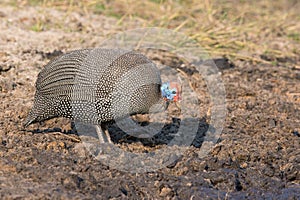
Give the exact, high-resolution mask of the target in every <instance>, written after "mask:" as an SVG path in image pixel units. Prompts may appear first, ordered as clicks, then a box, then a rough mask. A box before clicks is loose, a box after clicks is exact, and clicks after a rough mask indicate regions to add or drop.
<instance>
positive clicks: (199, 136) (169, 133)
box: [108, 117, 209, 148]
mask: <svg viewBox="0 0 300 200" xmlns="http://www.w3.org/2000/svg"><path fill="white" fill-rule="evenodd" d="M198 122H199V123H198V129H197V132H196V133H187V134H191V135H192V136H193V138H191V140H190V143H189V144H188V145H192V146H194V147H196V148H200V147H201V145H202V143H203V141H204V137H205V134H206V132H207V130H208V128H209V124H208V123H207V121H206V118H204V117H203V118H201V119H198ZM138 124H139V125H141V126H147V125H148V124H149V123H148V122H139V123H138ZM180 125H181V119H179V118H172V122H171V123H166V124H162V127H163V128H162V129H161V131H159V133H157V134H156V135H154V136H153V137H151V138H139V137H134V136H131V135H128V134H127V133H125V132H124V131H123V130H122V129H120V128H119V127H118V126H117V124H112V125H110V126H109V127H108V130H109V133H110V136H111V139H112V141H113V142H114V143H135V142H140V143H142V144H143V145H144V146H156V145H162V144H170V142H171V141H172V140H173V139H174V137H175V135H176V133H177V132H178V131H179V128H180ZM183 134H185V133H183ZM183 143H184V142H183Z"/></svg>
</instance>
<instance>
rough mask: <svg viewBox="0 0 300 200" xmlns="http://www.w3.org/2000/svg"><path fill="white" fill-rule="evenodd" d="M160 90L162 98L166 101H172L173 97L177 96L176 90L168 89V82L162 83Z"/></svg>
mask: <svg viewBox="0 0 300 200" xmlns="http://www.w3.org/2000/svg"><path fill="white" fill-rule="evenodd" d="M160 90H161V95H162V97H163V98H165V99H167V100H168V101H173V100H174V97H175V96H176V94H177V90H176V88H172V89H170V82H166V83H163V84H162V86H161V87H160Z"/></svg>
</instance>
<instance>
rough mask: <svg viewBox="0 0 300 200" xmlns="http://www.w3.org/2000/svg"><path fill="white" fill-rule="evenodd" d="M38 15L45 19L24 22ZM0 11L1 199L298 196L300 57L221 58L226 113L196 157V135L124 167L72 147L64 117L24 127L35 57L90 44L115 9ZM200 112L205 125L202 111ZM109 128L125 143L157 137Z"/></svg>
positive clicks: (134, 145)
mask: <svg viewBox="0 0 300 200" xmlns="http://www.w3.org/2000/svg"><path fill="white" fill-rule="evenodd" d="M44 15H45V16H46V18H47V19H46V20H47V21H48V24H49V25H50V26H51V27H52V28H49V29H48V30H46V31H40V32H36V31H34V30H31V28H30V27H32V26H33V25H34V24H36V18H37V16H44ZM62 18H63V19H64V24H63V27H56V24H55V22H56V21H55V19H62ZM0 19H1V23H0V46H1V49H0V73H1V74H0V89H1V96H0V98H1V101H2V103H1V107H0V119H1V121H0V124H1V129H0V198H1V199H123V198H124V199H143V198H144V199H255V198H256V199H300V125H299V124H300V110H299V108H300V106H299V105H300V96H299V91H300V68H299V66H300V57H298V58H296V59H295V58H293V60H290V59H289V58H286V60H280V61H278V62H277V63H276V64H275V65H272V64H263V63H253V62H247V61H240V60H233V61H229V62H230V64H228V63H227V62H226V61H225V62H221V63H220V64H219V67H220V71H221V77H222V80H223V81H224V85H225V89H226V101H227V111H228V113H227V116H226V120H225V124H224V129H223V132H222V135H221V137H220V140H219V141H218V143H217V144H216V146H215V147H214V149H213V150H212V152H210V153H209V154H208V155H207V156H206V157H204V158H201V157H200V156H199V151H200V149H201V144H198V143H199V141H198V142H197V141H195V142H194V143H193V144H192V145H191V146H190V147H189V148H188V150H187V151H186V152H185V153H184V155H183V156H182V157H179V158H178V159H177V161H176V162H174V163H173V164H172V165H169V166H167V167H164V168H162V169H160V170H157V171H154V172H147V173H130V172H124V171H119V170H117V169H112V168H111V167H109V166H106V165H104V164H102V163H100V162H98V161H97V160H95V159H94V158H93V157H92V156H89V155H88V154H84V153H82V152H81V151H80V150H78V144H80V138H79V137H78V135H77V134H76V133H75V132H74V130H72V129H71V126H70V122H69V121H68V120H66V119H61V118H59V119H53V120H50V121H47V122H45V123H42V124H35V125H32V126H30V127H29V128H28V129H27V130H24V129H23V128H22V123H23V122H24V120H25V118H26V116H27V114H28V112H29V111H30V108H31V106H32V105H33V97H34V92H35V88H34V83H35V80H36V77H37V74H38V72H39V71H40V70H41V69H42V68H43V66H44V65H45V64H46V63H47V62H48V61H49V60H50V59H52V58H53V57H55V56H57V55H59V54H61V53H62V52H67V51H70V50H73V49H81V48H88V47H89V48H91V47H98V45H99V44H100V42H101V41H102V40H103V39H104V38H105V35H106V34H107V33H111V32H114V31H115V32H117V31H118V28H114V27H112V26H111V24H115V23H116V19H114V18H109V17H104V16H101V15H88V16H86V15H81V14H79V13H76V12H74V13H73V12H72V13H69V15H68V16H67V17H65V15H64V13H63V12H61V11H58V10H54V9H50V8H49V9H46V10H45V9H43V10H40V9H39V8H38V7H35V8H33V7H26V9H15V8H13V7H9V6H8V7H1V8H0ZM138 25H139V24H138V22H136V24H135V26H137V27H138ZM261 56H262V58H264V59H266V60H267V59H268V58H267V57H264V56H263V55H261ZM200 85H201V84H200ZM198 86H199V85H198ZM203 98H207V97H203ZM206 109H207V110H208V108H206ZM204 110H205V109H204ZM201 116H202V121H201V123H202V125H203V127H204V129H205V126H206V125H207V124H206V123H208V124H209V112H208V113H202V114H201ZM174 123H178V122H176V121H174ZM39 130H40V131H39ZM110 131H111V132H112V136H113V141H114V142H115V144H116V145H117V146H119V147H120V148H122V149H125V150H126V151H134V150H136V151H141V152H144V151H152V150H153V149H155V148H159V147H160V148H163V147H164V145H165V144H164V143H163V142H154V143H152V144H150V145H149V144H148V143H147V142H144V141H141V140H135V139H132V138H130V137H127V136H124V135H122V137H121V136H120V135H118V134H117V133H118V132H115V131H116V129H115V128H113V127H112V128H111V130H110ZM162 137H164V136H162ZM201 137H202V136H199V138H196V140H197V139H199V140H201ZM156 139H157V138H156ZM157 140H158V139H157ZM83 155H85V156H83Z"/></svg>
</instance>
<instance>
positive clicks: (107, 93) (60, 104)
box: [24, 48, 180, 141]
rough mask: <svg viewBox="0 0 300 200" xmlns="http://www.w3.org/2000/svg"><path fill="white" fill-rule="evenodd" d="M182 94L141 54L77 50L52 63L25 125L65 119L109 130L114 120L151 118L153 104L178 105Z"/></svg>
mask: <svg viewBox="0 0 300 200" xmlns="http://www.w3.org/2000/svg"><path fill="white" fill-rule="evenodd" d="M179 93H180V91H179V88H178V85H177V84H176V83H175V84H174V83H172V82H171V83H170V82H167V83H164V84H162V83H161V78H160V72H159V70H158V69H157V67H156V66H155V64H154V63H153V62H151V60H149V59H148V58H147V57H146V56H144V55H143V54H141V53H138V52H136V51H129V50H123V49H101V48H99V49H83V50H76V51H72V52H69V53H66V54H64V55H61V56H59V57H57V58H56V59H54V60H52V61H50V62H49V63H48V64H47V65H46V66H45V67H44V69H43V70H42V71H41V72H40V73H39V75H38V78H37V81H36V93H35V99H34V105H33V108H32V109H31V111H30V113H29V115H28V117H27V120H26V122H25V125H24V126H25V127H27V126H28V125H30V124H32V123H35V122H41V121H44V120H47V119H51V118H55V117H66V118H70V119H72V120H77V121H81V122H86V123H92V124H96V125H100V126H101V128H102V129H105V127H106V126H103V125H105V124H107V123H109V122H112V121H114V120H116V119H121V118H124V117H126V116H128V115H132V114H137V113H147V112H148V111H149V109H150V107H151V106H153V105H154V104H161V103H163V104H165V105H166V106H165V107H167V105H168V103H169V102H170V101H175V102H176V101H178V100H179V98H180V94H179ZM98 127H99V126H98ZM102 129H99V130H100V131H102V133H101V134H102V135H103V130H102ZM106 131H107V130H106ZM107 137H108V141H110V138H109V135H107ZM99 139H100V138H99ZM100 140H101V139H100ZM102 140H103V141H104V139H103V138H102Z"/></svg>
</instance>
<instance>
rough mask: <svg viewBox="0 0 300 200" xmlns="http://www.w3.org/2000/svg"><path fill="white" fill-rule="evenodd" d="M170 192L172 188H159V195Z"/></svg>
mask: <svg viewBox="0 0 300 200" xmlns="http://www.w3.org/2000/svg"><path fill="white" fill-rule="evenodd" d="M171 193H172V189H171V188H169V187H163V188H162V189H161V190H160V194H159V196H161V197H166V196H167V195H169V194H171Z"/></svg>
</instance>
